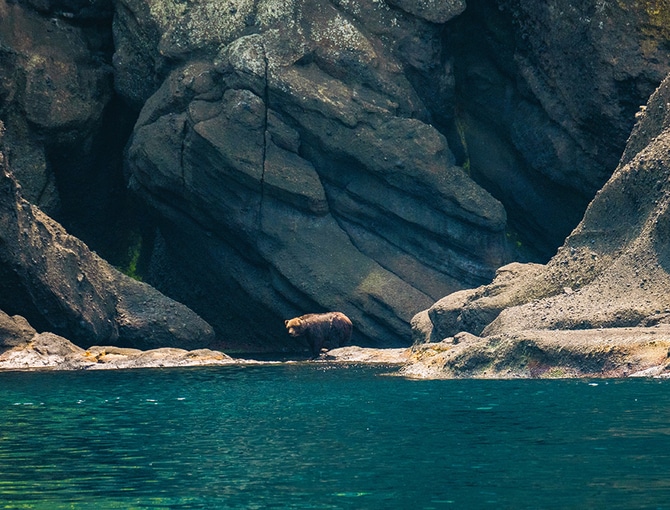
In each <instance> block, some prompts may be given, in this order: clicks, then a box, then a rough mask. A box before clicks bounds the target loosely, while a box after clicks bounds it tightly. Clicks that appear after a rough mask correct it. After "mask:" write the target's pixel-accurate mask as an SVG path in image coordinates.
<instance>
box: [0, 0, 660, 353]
mask: <svg viewBox="0 0 670 510" xmlns="http://www.w3.org/2000/svg"><path fill="white" fill-rule="evenodd" d="M573 4H574V2H570V1H568V0H552V1H550V2H540V3H538V2H531V1H526V0H498V1H497V2H488V1H484V0H469V1H468V2H467V3H466V2H465V1H464V0H450V1H444V2H434V1H429V0H421V1H407V0H387V1H385V2H384V1H377V0H369V1H367V0H366V1H362V2H349V1H344V0H331V1H328V2H323V1H316V0H301V1H298V0H294V1H289V2H271V1H262V2H252V1H251V0H230V1H227V2H220V1H215V0H202V1H199V2H194V3H184V2H171V1H161V0H118V1H116V2H113V3H112V2H108V1H105V0H100V1H96V2H79V1H70V0H68V1H62V0H53V1H44V2H42V1H40V2H37V1H28V0H26V1H21V2H18V3H7V4H3V6H0V71H2V72H1V73H0V118H1V119H3V120H5V121H6V124H7V126H8V134H7V137H6V145H7V152H8V158H9V161H10V163H11V166H12V168H13V170H14V172H15V174H16V175H17V177H18V180H19V182H21V184H22V185H23V194H24V196H25V197H27V198H28V200H29V201H30V202H32V203H34V204H38V205H40V207H41V208H42V209H44V210H46V211H47V212H49V213H50V214H52V215H53V216H55V217H56V219H58V220H61V221H62V222H63V223H65V224H66V226H67V228H68V229H69V230H70V231H73V232H75V233H76V234H78V235H80V236H81V237H82V238H83V239H84V240H85V241H86V242H87V243H88V244H90V245H91V246H93V247H95V248H96V249H99V250H102V251H103V252H104V253H103V254H104V255H105V256H109V255H110V253H112V252H114V250H118V249H119V246H118V245H123V243H124V242H126V241H124V239H126V238H127V234H128V231H129V230H130V231H133V233H134V235H138V234H137V232H138V231H142V232H143V235H144V237H143V248H144V249H143V253H145V254H147V255H148V254H149V252H151V253H150V255H151V256H150V258H149V257H147V260H146V261H145V262H146V272H145V273H144V275H143V276H144V279H145V281H148V282H149V283H151V284H152V285H154V286H155V287H157V288H158V289H160V290H161V291H163V292H164V293H165V294H167V295H170V296H171V297H172V298H175V299H177V300H178V301H181V302H183V303H186V304H187V305H188V306H189V307H191V308H192V309H194V310H195V311H196V312H197V313H198V314H200V315H201V316H203V317H204V319H206V320H207V321H208V322H209V323H211V324H212V325H213V326H214V328H215V329H216V331H217V334H218V337H219V340H220V342H221V343H220V346H221V347H225V348H238V349H252V350H256V349H294V348H295V349H299V348H300V347H301V346H298V345H295V344H293V343H292V341H291V340H290V339H288V338H286V337H285V336H284V335H285V334H284V331H283V319H284V318H287V317H293V316H296V315H301V314H303V313H307V312H320V311H324V310H341V311H343V312H345V313H346V314H347V315H348V316H349V317H351V318H352V320H353V322H354V325H355V337H354V341H355V342H357V343H361V344H367V345H378V346H390V345H401V344H407V343H409V341H410V328H409V321H410V319H411V318H412V317H413V316H414V314H415V313H417V312H418V311H420V310H423V309H428V308H429V307H430V306H431V305H432V304H433V303H434V302H435V301H436V300H438V299H440V298H442V297H443V296H445V295H447V294H450V293H452V292H454V291H461V290H462V289H467V288H472V287H476V286H478V285H481V284H485V283H488V282H490V280H491V279H492V278H493V277H494V275H495V272H496V270H497V269H498V268H499V267H501V266H503V265H505V264H507V263H508V262H511V261H513V260H534V261H539V262H544V261H546V260H547V259H548V258H549V257H550V256H551V255H552V254H553V253H554V251H555V249H556V247H558V246H559V245H560V244H561V243H562V241H563V239H564V238H565V236H566V235H567V234H568V233H569V232H570V230H572V228H574V227H575V225H577V223H578V222H579V219H580V218H581V216H582V213H583V211H584V209H585V208H586V205H587V204H588V202H589V201H590V199H591V198H592V197H593V195H594V194H595V193H596V191H597V189H598V188H599V187H600V186H601V185H602V184H603V183H604V182H605V181H606V180H607V178H608V176H609V174H610V173H611V171H612V169H613V168H614V167H615V166H616V161H617V159H618V157H619V155H620V154H621V151H622V150H623V148H624V143H625V139H626V136H627V134H628V132H629V131H630V129H631V128H632V125H633V115H634V113H635V111H637V109H638V108H639V105H641V104H643V103H644V102H645V101H646V99H647V97H648V95H649V94H650V93H651V92H652V91H653V89H654V88H655V87H656V86H657V85H658V83H660V81H661V79H662V77H663V76H664V75H665V74H666V73H667V72H668V70H670V66H669V65H668V62H667V41H668V40H669V39H670V37H669V36H668V33H667V26H668V25H667V23H666V21H667V19H668V13H667V9H665V8H664V7H663V6H660V7H659V6H657V5H656V4H655V3H653V2H641V3H640V2H635V3H630V4H627V3H624V2H600V1H593V2H586V3H584V4H580V6H578V7H576V6H574V5H573ZM112 16H113V21H112ZM473 34H476V36H473ZM112 79H113V81H112ZM112 85H113V88H112ZM126 142H127V143H126ZM124 144H125V150H124V149H123V147H124ZM126 186H128V187H129V189H130V190H131V191H132V195H133V197H134V198H135V199H136V200H137V202H138V203H139V205H137V204H136V206H137V207H139V210H140V211H144V209H143V208H144V207H146V209H147V210H148V211H149V212H150V217H149V215H145V214H143V213H140V214H139V215H135V216H134V215H133V211H135V210H136V209H135V206H133V207H130V203H129V201H128V197H127V196H126V191H125V188H126ZM10 187H11V186H10ZM40 214H41V213H40V212H39V211H37V210H36V209H32V208H31V209H30V212H29V215H28V217H29V218H30V221H32V222H34V223H36V224H44V225H47V224H49V221H50V220H49V219H48V218H46V217H43V216H40ZM118 218H122V219H123V221H124V222H125V224H124V225H122V226H121V227H120V226H119V224H118V221H117V219H118ZM128 222H130V223H131V225H130V227H128V225H127V223H128ZM10 224H11V222H10ZM3 228H4V227H3ZM119 229H121V231H120V230H119ZM124 229H125V230H124ZM8 232H9V231H8ZM0 233H1V232H0ZM12 235H13V234H10V235H9V237H10V238H12ZM31 235H32V234H31ZM59 235H60V234H58V235H56V234H53V233H49V234H48V235H47V236H46V238H45V239H46V240H39V239H38V240H33V241H31V242H32V244H33V245H34V246H35V247H36V248H35V249H34V250H33V251H30V250H31V249H29V246H28V244H26V245H20V246H21V247H20V250H23V249H26V250H28V253H29V254H30V257H37V256H38V255H40V254H41V253H42V251H46V252H47V253H48V250H49V249H50V246H51V245H52V244H54V245H56V244H57V242H56V241H57V239H58V236H59ZM115 242H116V243H117V245H116V246H115ZM17 246H19V245H17ZM121 248H125V245H124V246H122V247H121ZM135 248H136V249H137V248H138V247H137V245H136V246H135ZM575 250H576V252H575V253H576V255H575V256H582V255H584V254H582V253H581V252H580V251H579V250H577V248H575ZM56 251H58V250H56ZM79 256H80V255H79V252H77V255H76V256H75V258H76V257H79ZM584 256H586V255H584ZM7 260H10V259H9V258H8V259H7ZM12 260H13V259H12ZM29 260H30V258H25V257H24V259H23V263H24V264H25V263H26V261H29ZM36 260H37V258H36ZM580 260H581V259H580ZM584 261H586V262H588V263H590V262H589V261H588V260H586V259H584ZM96 264H97V262H96ZM28 265H29V263H28ZM31 271H32V270H30V269H28V268H27V267H23V266H21V269H20V270H16V271H15V269H2V272H3V273H5V274H7V275H15V274H19V273H20V274H24V275H28V276H26V281H27V279H29V278H33V277H34V276H32V275H34V274H36V273H33V272H31ZM96 271H97V270H96ZM100 271H101V272H102V274H103V275H106V274H107V271H108V269H100ZM517 272H524V273H526V276H527V277H529V278H531V276H532V277H533V278H534V276H533V275H535V273H542V272H544V269H543V268H542V267H540V266H506V267H505V269H503V270H502V271H501V274H504V275H505V276H504V277H505V278H508V279H509V280H510V281H512V280H514V281H516V280H517V279H516V278H514V277H513V275H514V274H516V273H517ZM11 278H12V279H10V277H9V276H8V279H7V280H6V281H7V283H5V286H6V288H7V289H11V291H12V292H14V293H15V294H16V295H17V296H22V297H21V299H20V300H16V301H14V303H19V302H20V303H22V304H21V306H20V307H19V306H18V305H17V306H16V307H15V309H14V310H13V311H11V313H21V312H22V310H21V309H19V308H23V309H25V310H28V311H29V312H30V313H28V312H26V313H24V315H30V317H31V321H32V320H33V319H32V317H35V320H37V321H43V320H44V318H45V316H46V315H49V316H51V317H55V316H57V315H58V314H59V312H57V311H52V309H51V308H50V307H51V306H52V305H48V306H47V305H43V303H50V301H49V299H50V298H49V299H47V298H45V297H43V296H40V295H34V296H33V295H30V294H29V293H26V292H25V291H24V290H20V289H22V288H23V289H25V288H28V287H26V285H27V284H26V283H25V281H24V282H20V281H19V280H17V278H16V277H15V276H12V277H11ZM104 278H106V276H105V277H104ZM104 278H103V279H104ZM71 284H72V285H74V282H71ZM124 285H125V284H124ZM133 285H134V284H133ZM496 285H498V286H500V285H502V283H501V280H500V279H499V280H498V283H496ZM547 285H549V283H548V284H547ZM561 285H563V284H562V283H556V284H555V285H553V286H552V287H551V289H553V290H556V289H558V290H557V292H561V289H562V287H561ZM103 287H104V285H103ZM15 289H19V290H15ZM117 290H118V289H117V288H116V287H114V292H116V291H117ZM553 290H552V292H553ZM101 292H102V291H101ZM119 292H121V291H119ZM477 292H479V290H474V291H472V290H469V291H462V292H461V293H457V294H451V297H450V298H448V299H451V300H452V301H453V303H452V304H451V305H449V307H451V308H449V307H447V308H448V309H449V310H452V309H454V310H455V309H456V308H457V306H456V305H458V306H461V305H463V306H464V310H471V312H467V311H464V312H463V313H461V312H453V313H456V315H459V314H460V315H461V316H462V317H466V316H468V314H470V315H469V316H468V317H469V318H467V321H470V322H472V323H473V324H478V325H482V324H483V325H484V326H486V325H488V324H489V323H490V322H491V321H492V320H493V319H494V318H495V317H497V316H498V313H499V312H500V310H502V309H503V308H505V307H506V306H508V304H505V303H504V302H501V303H493V302H492V304H490V305H486V306H483V305H482V306H481V307H480V308H481V309H480V308H476V307H468V306H469V303H471V302H475V301H476V299H475V298H474V297H473V296H475V294H476V293H477ZM525 292H526V291H525V290H524V291H523V292H521V291H520V295H519V297H518V299H519V300H520V301H519V303H521V302H524V301H523V300H524V299H526V297H524V293H525ZM533 292H536V293H538V294H537V295H540V294H541V292H540V291H538V290H536V291H533ZM121 293H122V294H123V292H121ZM112 294H113V293H112ZM124 295H125V294H124ZM107 297H108V298H110V299H111V296H110V295H108V296H107ZM71 299H72V300H73V301H74V302H76V296H69V295H68V297H66V298H65V299H64V301H68V302H69V301H70V300H71ZM127 299H130V298H127ZM494 301H495V300H494ZM503 301H504V300H503ZM102 302H104V303H106V304H104V305H103V304H100V306H101V307H102V308H105V309H108V310H112V309H114V310H116V309H117V308H116V307H117V305H116V304H114V305H110V304H109V302H107V301H105V300H102V301H101V303H102ZM1 306H2V305H0V307H1ZM59 306H60V305H59ZM96 306H97V305H96ZM161 306H162V305H161ZM93 308H95V307H93ZM168 308H169V307H168ZM56 309H57V307H56V308H54V309H53V310H56ZM44 310H48V314H46V313H44ZM156 310H158V308H156ZM6 311H7V310H6ZM117 311H118V310H117ZM114 313H117V312H114ZM445 313H447V312H445ZM451 313H452V312H451V311H450V312H448V313H447V315H448V314H451ZM64 316H65V317H68V318H67V319H63V324H64V326H63V328H64V329H67V330H68V331H70V330H71V331H72V333H71V334H72V335H75V336H79V335H82V334H88V333H82V332H85V331H86V328H89V326H86V327H85V328H83V329H81V328H79V327H78V326H76V320H74V321H73V319H72V318H71V317H72V316H71V315H70V312H69V311H68V312H66V313H65V314H64ZM74 316H76V314H75V315H74ZM101 316H105V317H106V315H105V314H104V313H103V314H102V315H101ZM54 320H55V319H54ZM463 320H465V319H463ZM112 322H113V321H112ZM49 324H52V323H50V322H49V321H46V322H43V323H41V325H39V326H40V327H47V326H48V325H49ZM484 326H482V329H483V327H484ZM48 327H51V326H48ZM59 327H60V326H59ZM95 327H96V328H97V327H98V326H95ZM100 327H103V326H100ZM441 327H442V326H437V329H439V328H441ZM478 327H479V326H478ZM104 328H107V329H109V331H116V330H115V329H114V327H110V326H109V325H107V326H104ZM104 328H103V329H104ZM89 329H90V328H89ZM107 329H105V331H107ZM117 329H118V328H117ZM476 329H477V328H475V327H473V328H469V327H468V328H464V330H467V331H470V330H472V331H475V330H476ZM202 331H204V329H203V330H202ZM479 333H481V331H479V332H478V334H479ZM105 334H106V333H105ZM114 334H116V333H113V334H112V336H113V335H114ZM441 334H442V333H440V335H441ZM428 335H429V336H430V333H429V334H428ZM121 337H122V335H121V336H119V338H121ZM205 337H207V335H205V336H204V337H202V338H205ZM161 341H162V340H161ZM166 341H167V342H171V341H172V340H169V339H168V340H166ZM184 341H185V340H184ZM170 345H173V344H170Z"/></svg>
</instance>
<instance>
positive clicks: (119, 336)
mask: <svg viewBox="0 0 670 510" xmlns="http://www.w3.org/2000/svg"><path fill="white" fill-rule="evenodd" d="M1 136H2V124H1V123H0V141H1ZM0 309H1V310H4V311H6V312H8V313H12V314H14V313H16V314H19V312H20V313H21V314H22V315H23V316H25V317H26V318H27V319H28V320H29V321H30V323H31V324H32V325H34V326H35V327H36V328H38V329H40V330H42V331H45V330H46V331H51V332H54V333H58V334H60V335H63V336H66V337H67V338H70V339H72V340H74V341H76V342H77V343H79V344H80V345H82V346H88V345H91V344H93V343H110V344H116V345H120V346H132V347H142V348H152V347H168V346H174V347H190V348H195V347H203V346H206V345H208V344H210V343H211V342H212V340H213V338H214V332H213V331H212V328H211V327H210V326H209V324H207V323H206V322H205V321H204V320H202V319H201V318H200V317H199V316H198V315H196V314H195V313H194V312H193V311H191V310H190V309H188V308H187V307H185V306H184V305H181V304H180V303H177V302H175V301H173V300H171V299H169V298H167V297H166V296H164V295H162V294H161V293H160V292H158V291H157V290H155V289H154V288H152V287H150V286H149V285H147V284H145V283H141V282H138V281H135V280H133V279H131V278H130V277H128V276H126V275H124V274H122V273H120V272H119V271H118V270H116V269H114V268H113V267H111V266H110V265H109V264H108V263H107V262H105V261H104V260H102V259H101V258H100V257H99V256H98V255H96V254H95V253H92V252H91V251H89V249H88V247H87V246H86V245H85V244H84V243H83V242H81V241H80V240H79V239H77V238H75V237H73V236H71V235H69V234H68V233H67V232H66V231H65V229H63V227H62V226H61V225H59V224H58V223H57V222H55V221H54V220H53V219H51V218H49V217H48V216H47V215H45V214H44V213H43V212H42V211H41V210H40V209H39V208H38V207H36V206H34V205H32V204H30V203H29V202H28V201H27V200H25V199H24V198H23V197H22V196H21V192H20V186H19V185H18V183H17V182H16V180H15V179H14V177H13V176H12V175H11V174H10V173H9V171H8V168H7V166H6V164H5V161H4V157H3V154H2V152H0ZM9 337H12V338H13V337H15V335H14V334H11V335H9Z"/></svg>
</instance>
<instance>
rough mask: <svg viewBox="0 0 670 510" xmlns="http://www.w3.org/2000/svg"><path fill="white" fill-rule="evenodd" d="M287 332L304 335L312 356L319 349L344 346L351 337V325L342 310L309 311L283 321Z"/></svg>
mask: <svg viewBox="0 0 670 510" xmlns="http://www.w3.org/2000/svg"><path fill="white" fill-rule="evenodd" d="M284 325H285V326H286V329H287V330H288V334H289V335H291V336H292V337H298V336H303V335H304V336H305V338H306V339H307V343H308V344H309V349H310V351H311V352H312V358H316V357H318V356H319V354H321V350H322V349H325V350H330V349H336V348H337V347H343V346H345V345H346V344H347V343H348V342H349V340H350V339H351V330H352V329H353V325H352V324H351V321H350V320H349V317H347V316H346V315H344V314H343V313H342V312H329V313H310V314H307V315H303V316H301V317H296V318H294V319H291V320H288V321H284Z"/></svg>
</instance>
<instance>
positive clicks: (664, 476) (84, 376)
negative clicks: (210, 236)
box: [0, 364, 670, 510]
mask: <svg viewBox="0 0 670 510" xmlns="http://www.w3.org/2000/svg"><path fill="white" fill-rule="evenodd" d="M384 371H385V370H384V369H381V368H372V367H348V368H347V367H333V366H328V365H314V364H312V365H309V364H295V365H291V364H285V365H281V366H255V367H216V368H190V369H169V370H149V369H147V370H133V371H94V372H41V373H40V372H11V373H9V372H7V373H0V388H1V389H2V390H1V391H0V508H16V509H19V508H30V509H45V510H46V509H49V510H52V509H65V508H67V509H73V508H74V509H80V508H81V509H84V508H95V509H109V508H119V509H120V508H123V509H145V508H165V509H167V508H170V509H195V508H202V509H229V508H230V509H232V508H239V509H243V508H244V509H253V508H314V509H317V508H318V509H328V508H371V509H374V508H380V509H381V508H384V509H391V508H398V509H404V508H422V509H430V508H510V509H520V508H528V509H531V508H533V509H534V508H545V509H554V508H555V509H559V508H608V509H612V508H622V509H623V508H626V509H628V508H640V509H641V508H653V509H658V508H670V453H669V452H670V391H669V390H670V386H669V385H670V381H660V380H617V381H614V380H610V381H604V380H599V381H583V380H552V381H547V380H541V381H532V380H530V381H529V380H518V381H481V380H456V381H410V380H406V379H402V378H397V377H387V376H384V375H382V374H383V372H384Z"/></svg>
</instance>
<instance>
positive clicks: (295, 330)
mask: <svg viewBox="0 0 670 510" xmlns="http://www.w3.org/2000/svg"><path fill="white" fill-rule="evenodd" d="M284 325H285V326H286V329H287V330H288V334H289V335H291V336H300V335H302V334H303V332H304V329H305V326H304V324H303V322H302V319H300V318H298V317H296V318H295V319H291V320H288V321H284Z"/></svg>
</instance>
